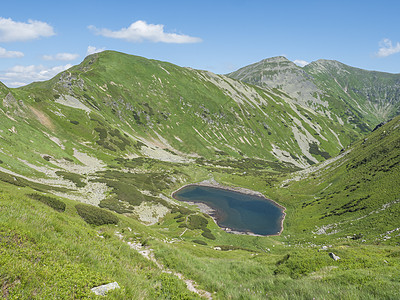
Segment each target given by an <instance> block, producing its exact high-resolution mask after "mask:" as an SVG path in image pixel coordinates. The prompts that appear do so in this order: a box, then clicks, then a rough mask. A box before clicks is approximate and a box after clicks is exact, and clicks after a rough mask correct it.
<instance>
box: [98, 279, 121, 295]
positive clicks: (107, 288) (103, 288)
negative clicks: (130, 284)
mask: <svg viewBox="0 0 400 300" xmlns="http://www.w3.org/2000/svg"><path fill="white" fill-rule="evenodd" d="M119 288H120V286H119V285H118V283H117V282H116V281H114V282H111V283H108V284H103V285H100V286H96V287H94V288H92V292H93V293H95V294H96V295H98V296H105V295H106V294H107V292H108V291H111V290H114V289H119Z"/></svg>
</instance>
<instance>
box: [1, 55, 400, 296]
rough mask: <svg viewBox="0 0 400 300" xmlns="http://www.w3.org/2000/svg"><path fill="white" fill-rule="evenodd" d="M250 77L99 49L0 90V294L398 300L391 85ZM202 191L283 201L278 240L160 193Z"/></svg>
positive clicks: (333, 75)
mask: <svg viewBox="0 0 400 300" xmlns="http://www.w3.org/2000/svg"><path fill="white" fill-rule="evenodd" d="M262 65H263V66H261V65H257V64H256V65H254V66H253V71H254V72H253V73H252V72H248V70H246V69H243V70H241V75H240V76H242V77H241V78H238V79H240V80H243V81H248V82H249V84H247V83H244V82H242V81H238V80H236V79H232V78H230V77H227V76H224V75H216V74H213V73H211V72H207V71H199V70H193V69H189V68H181V67H178V66H175V65H173V64H170V63H166V62H160V61H156V60H148V59H145V58H141V57H137V56H131V55H126V54H122V53H118V52H113V51H105V52H102V53H98V54H94V55H91V56H88V57H87V58H86V59H85V60H84V61H83V62H82V63H81V64H80V65H77V66H74V67H72V68H70V69H69V70H67V71H65V72H62V73H60V74H58V75H57V76H55V77H54V78H53V79H51V80H49V81H46V82H37V83H32V84H30V85H28V86H25V87H21V88H16V89H9V88H7V87H5V86H4V85H2V84H0V118H1V122H0V211H1V214H0V284H1V293H2V297H3V298H6V299H32V298H36V299H70V298H79V299H81V298H82V299H96V298H101V297H100V296H95V295H94V293H93V292H91V288H93V287H96V286H99V285H102V284H106V283H111V282H117V283H118V284H119V286H120V289H116V290H114V291H110V292H108V294H107V296H108V297H107V298H110V299H198V298H206V299H211V298H212V299H265V298H267V299H269V298H271V299H312V298H316V299H338V298H341V299H372V298H377V299H396V298H399V297H400V295H399V290H400V289H399V288H400V286H399V282H400V272H399V269H400V254H399V249H398V245H399V243H400V238H399V236H400V234H399V230H400V221H399V218H398V216H399V213H400V211H399V209H400V199H399V184H400V182H399V180H400V178H399V176H398V174H399V171H400V170H399V168H400V166H399V162H400V132H399V131H400V116H397V117H396V116H395V115H397V114H398V111H397V109H398V106H396V105H398V103H399V101H398V93H399V92H398V86H397V84H398V79H397V78H398V75H392V74H382V73H378V72H375V73H374V72H368V71H363V70H358V69H354V68H351V67H348V66H345V65H342V64H340V63H336V62H331V61H317V62H315V63H312V64H310V65H308V66H307V67H304V68H299V67H297V66H296V65H294V64H293V63H291V62H289V61H287V60H286V59H285V58H282V57H278V58H273V59H268V60H265V61H263V64H262ZM266 66H267V67H266ZM258 67H260V68H258ZM338 68H340V70H339V69H338ZM266 69H270V70H272V69H273V71H270V73H268V72H266V71H265V70H266ZM278 69H279V71H277V70H278ZM262 70H264V71H262ZM239 71H240V70H239ZM239 71H238V72H239ZM260 71H262V72H264V75H263V76H264V77H263V78H264V79H265V80H264V82H268V85H265V86H262V84H260V83H258V82H257V80H256V76H258V75H257V74H260ZM363 72H365V73H363ZM237 74H239V73H237ZM345 74H347V75H348V77H346V76H345ZM253 75H254V76H253ZM229 76H232V74H230V75H229ZM246 76H247V77H246ZM249 78H253V79H254V81H251V80H250V79H249ZM277 78H280V79H279V80H280V81H281V83H280V84H279V82H278V79H277ZM285 78H286V79H285ZM361 79H363V80H361ZM396 80H397V81H396ZM332 82H335V84H333V83H332ZM336 82H338V83H336ZM257 85H260V86H257ZM302 86H303V87H304V86H307V87H306V88H302V89H301V87H302ZM339 86H342V87H345V86H347V88H346V89H347V91H345V89H342V88H341V87H339ZM297 88H299V89H300V90H299V92H298V93H297V95H298V96H297V97H295V95H296V92H295V89H297ZM305 94H307V96H304V95H305ZM303 96H304V97H303ZM388 118H393V119H392V120H391V121H389V122H387V123H386V124H384V125H382V126H380V127H379V128H377V129H375V130H373V131H372V130H371V128H374V127H375V126H376V125H377V124H378V123H380V122H382V121H386V120H387V119H388ZM205 180H206V181H208V182H218V183H220V184H221V185H224V186H230V187H242V188H247V189H251V190H254V191H257V192H260V193H262V194H263V195H265V196H266V197H268V198H270V199H273V200H274V201H276V202H278V203H279V204H281V205H283V206H284V207H285V208H286V211H285V213H286V217H285V220H284V223H283V226H284V230H283V232H282V234H281V235H278V236H268V237H261V236H252V235H237V234H232V233H229V232H226V231H224V230H222V229H220V228H219V227H218V226H217V225H216V223H215V222H214V221H213V220H212V218H210V217H209V216H208V215H206V214H204V213H202V212H200V211H199V209H198V208H197V207H196V206H192V205H188V204H182V203H179V202H178V201H176V200H174V199H173V198H172V197H171V193H172V192H173V191H175V190H177V189H178V188H181V187H182V186H184V185H186V184H189V183H197V182H201V181H205ZM87 204H90V205H87ZM96 206H97V207H96ZM98 207H100V208H98ZM330 253H333V254H334V255H333V254H330ZM336 256H338V257H340V259H337V260H335V259H333V258H335V257H336Z"/></svg>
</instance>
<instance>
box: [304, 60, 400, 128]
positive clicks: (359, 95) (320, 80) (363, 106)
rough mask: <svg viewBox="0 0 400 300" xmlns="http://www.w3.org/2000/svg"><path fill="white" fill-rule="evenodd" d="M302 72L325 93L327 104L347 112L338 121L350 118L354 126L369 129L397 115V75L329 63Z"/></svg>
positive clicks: (321, 62) (399, 80) (314, 64)
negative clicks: (344, 108) (363, 124)
mask: <svg viewBox="0 0 400 300" xmlns="http://www.w3.org/2000/svg"><path fill="white" fill-rule="evenodd" d="M304 70H305V71H306V72H307V73H308V74H310V75H312V76H313V78H314V82H315V83H316V84H317V85H318V87H319V88H321V89H322V90H324V91H325V94H326V97H327V98H326V99H327V100H328V101H330V102H332V103H335V102H338V103H336V105H340V103H342V105H343V104H345V105H346V106H347V107H349V108H350V111H343V112H344V114H343V115H342V118H343V119H347V118H349V117H350V118H351V119H352V123H354V124H357V123H359V122H360V121H361V120H363V121H364V122H365V123H366V124H367V125H368V126H369V127H370V128H371V129H372V128H373V127H374V126H375V125H377V124H379V123H380V122H383V121H386V120H388V119H390V118H392V117H394V116H396V115H398V114H399V112H400V111H399V108H400V101H399V99H400V94H399V86H400V75H399V74H390V73H383V72H376V71H366V70H362V69H358V68H354V67H350V66H347V65H345V64H342V63H339V62H336V61H329V60H319V61H316V62H312V63H310V64H309V65H307V66H305V67H304ZM334 99H336V100H337V99H340V101H334ZM358 125H359V126H360V125H361V123H359V124H358Z"/></svg>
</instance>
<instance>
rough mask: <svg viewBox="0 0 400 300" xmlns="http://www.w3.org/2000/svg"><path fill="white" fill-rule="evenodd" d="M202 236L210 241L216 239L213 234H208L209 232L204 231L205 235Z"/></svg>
mask: <svg viewBox="0 0 400 300" xmlns="http://www.w3.org/2000/svg"><path fill="white" fill-rule="evenodd" d="M201 235H202V236H204V237H205V238H207V239H210V240H215V239H216V237H215V236H214V235H213V234H212V233H211V232H208V231H203V233H202V234H201Z"/></svg>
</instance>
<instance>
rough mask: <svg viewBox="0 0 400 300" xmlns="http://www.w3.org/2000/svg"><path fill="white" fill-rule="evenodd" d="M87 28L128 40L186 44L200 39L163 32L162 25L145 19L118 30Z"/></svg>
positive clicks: (106, 35)
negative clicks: (148, 22) (147, 21)
mask: <svg viewBox="0 0 400 300" xmlns="http://www.w3.org/2000/svg"><path fill="white" fill-rule="evenodd" d="M88 28H89V29H90V30H91V31H93V32H94V33H95V34H97V35H101V36H104V37H109V38H115V39H122V40H126V41H128V42H143V41H150V42H156V43H157V42H161V43H175V44H186V43H199V42H201V41H202V40H201V39H200V38H198V37H191V36H188V35H184V34H177V33H167V32H164V25H162V24H147V23H146V22H145V21H142V20H139V21H136V22H134V23H132V24H131V25H130V26H129V27H127V28H121V29H120V30H116V31H112V30H110V29H107V28H101V29H98V28H97V27H95V26H93V25H90V26H89V27H88Z"/></svg>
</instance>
